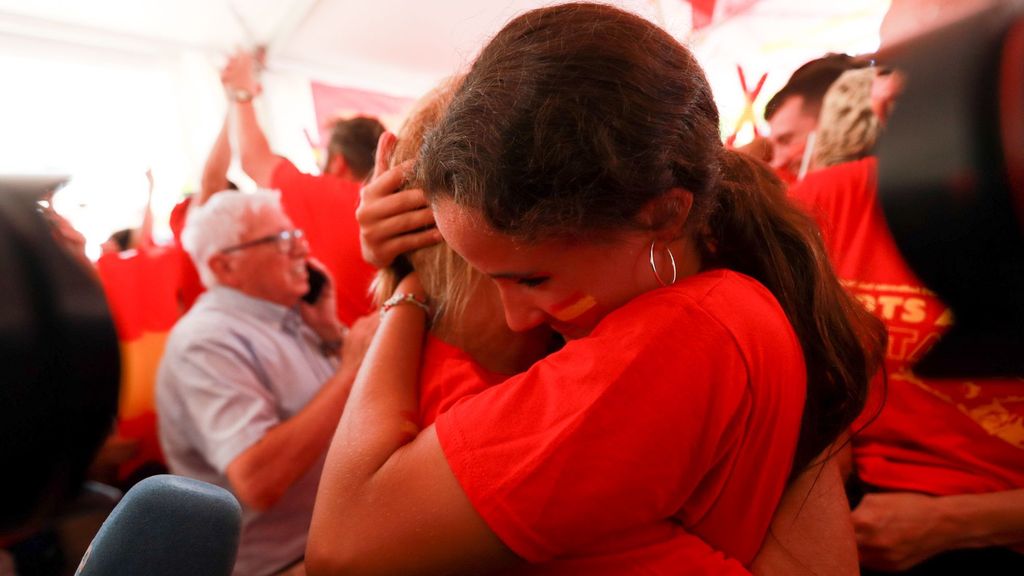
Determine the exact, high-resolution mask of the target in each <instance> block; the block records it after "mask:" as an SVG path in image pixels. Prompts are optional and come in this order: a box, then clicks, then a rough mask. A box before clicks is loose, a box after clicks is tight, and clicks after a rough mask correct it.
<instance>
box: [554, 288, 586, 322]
mask: <svg viewBox="0 0 1024 576" xmlns="http://www.w3.org/2000/svg"><path fill="white" fill-rule="evenodd" d="M595 306H597V300H595V299H594V297H593V296H591V295H590V294H584V293H583V292H576V293H575V294H573V295H572V296H570V297H568V298H566V299H565V300H564V301H562V302H560V303H558V304H555V305H554V306H552V307H551V316H553V317H554V318H555V319H556V320H558V321H559V322H572V321H574V320H579V319H580V318H581V317H582V316H583V315H584V314H586V313H587V312H590V311H591V310H593V309H594V307H595Z"/></svg>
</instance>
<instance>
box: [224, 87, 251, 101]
mask: <svg viewBox="0 0 1024 576" xmlns="http://www.w3.org/2000/svg"><path fill="white" fill-rule="evenodd" d="M228 98H229V99H231V101H232V102H252V99H253V93H252V92H250V91H248V90H246V89H244V88H237V89H236V88H231V89H229V90H228Z"/></svg>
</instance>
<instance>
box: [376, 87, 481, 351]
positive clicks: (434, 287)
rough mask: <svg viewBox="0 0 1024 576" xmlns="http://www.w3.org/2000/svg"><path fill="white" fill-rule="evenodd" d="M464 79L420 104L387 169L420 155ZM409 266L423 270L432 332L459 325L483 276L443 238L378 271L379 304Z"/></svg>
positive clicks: (410, 184) (412, 184)
mask: <svg viewBox="0 0 1024 576" xmlns="http://www.w3.org/2000/svg"><path fill="white" fill-rule="evenodd" d="M460 82H461V77H454V78H450V79H448V80H446V81H445V82H443V83H441V84H440V85H438V86H437V87H436V88H434V89H433V90H431V91H430V92H429V93H427V94H426V95H425V96H424V97H423V98H421V99H420V100H419V102H417V103H416V106H415V107H414V108H413V111H412V112H411V113H410V114H409V117H408V119H406V121H405V124H403V125H402V129H401V130H400V131H399V133H398V143H397V144H396V146H395V151H394V154H392V156H391V159H390V162H389V167H394V166H397V165H398V164H401V163H402V162H405V161H407V160H410V159H413V158H416V157H417V155H418V154H419V149H420V145H421V144H422V143H423V138H424V136H425V135H426V134H427V132H429V131H430V130H431V129H432V128H433V127H434V126H435V125H436V124H437V123H438V122H439V121H440V120H441V118H442V117H443V116H444V113H445V111H446V110H447V109H448V104H449V103H450V102H451V99H452V95H453V94H454V93H455V90H456V88H458V86H459V83H460ZM414 173H415V172H410V174H414ZM419 186H420V184H419V182H418V181H416V180H415V179H414V180H412V181H410V182H408V187H411V188H415V187H419ZM410 270H415V271H416V272H417V273H418V274H419V277H420V283H421V284H422V285H423V290H424V291H425V292H426V293H427V296H428V297H429V298H430V300H431V305H432V306H433V307H434V311H435V312H434V318H433V325H434V330H436V331H441V332H445V331H447V330H450V329H452V327H454V326H457V325H459V324H460V318H461V315H462V314H463V313H464V312H465V311H466V307H467V304H468V302H469V299H470V297H471V295H472V294H473V293H474V292H475V291H476V290H477V288H478V286H479V285H480V283H481V282H483V281H485V278H484V276H483V274H481V273H480V272H478V271H477V270H476V269H474V268H473V267H472V266H470V265H469V263H468V262H466V261H465V260H463V259H462V257H461V256H459V255H458V254H456V253H455V251H454V250H452V249H451V248H449V247H448V244H446V243H444V242H441V243H440V244H435V245H433V246H428V247H426V248H420V249H419V250H414V251H412V252H407V253H405V254H403V255H401V256H399V257H398V258H397V259H396V260H395V262H394V263H393V264H392V265H391V266H389V267H387V268H383V269H381V270H380V271H379V272H377V277H376V279H375V280H374V288H373V290H374V299H375V301H376V303H377V305H378V306H379V305H380V304H381V303H383V302H384V301H385V300H387V299H388V298H389V297H390V296H391V295H392V294H393V293H394V291H395V288H396V287H397V286H398V282H399V281H400V280H401V279H402V277H403V276H405V274H406V273H408V272H409V271H410Z"/></svg>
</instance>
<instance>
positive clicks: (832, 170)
mask: <svg viewBox="0 0 1024 576" xmlns="http://www.w3.org/2000/svg"><path fill="white" fill-rule="evenodd" d="M877 174H878V160H877V159H876V158H875V157H874V156H868V157H866V158H862V159H860V160H854V161H852V162H844V163H842V164H836V165H835V166H829V167H828V168H823V169H821V170H817V171H815V172H811V173H810V174H808V175H807V177H805V178H804V179H803V180H801V181H800V182H798V183H797V184H795V185H793V187H792V188H790V192H789V195H790V197H791V198H793V199H795V200H797V201H800V202H803V203H805V204H809V205H814V204H817V203H819V202H820V200H822V199H826V198H836V197H841V198H848V197H850V196H851V195H856V194H858V193H860V194H863V193H870V192H873V190H874V188H875V182H876V178H877Z"/></svg>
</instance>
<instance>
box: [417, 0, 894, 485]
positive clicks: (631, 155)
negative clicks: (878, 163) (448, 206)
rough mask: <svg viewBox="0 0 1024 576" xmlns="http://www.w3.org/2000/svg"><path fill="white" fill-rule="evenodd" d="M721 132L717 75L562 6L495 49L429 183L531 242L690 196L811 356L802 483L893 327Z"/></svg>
mask: <svg viewBox="0 0 1024 576" xmlns="http://www.w3.org/2000/svg"><path fill="white" fill-rule="evenodd" d="M718 124H719V118H718V110H717V108H716V107H715V104H714V101H713V99H712V94H711V88H710V86H709V85H708V82H707V79H706V78H705V76H704V72H703V70H701V68H700V66H699V65H698V64H697V62H696V60H695V59H694V57H693V55H692V54H691V53H690V52H689V51H688V50H687V49H686V48H684V47H683V46H682V45H680V44H679V43H678V42H677V41H675V40H674V39H673V38H672V37H671V36H669V35H668V34H667V33H666V32H664V31H663V30H661V29H659V28H657V27H656V26H654V25H653V24H651V23H649V22H647V21H646V20H644V19H642V18H640V17H638V16H635V15H632V14H629V13H627V12H623V11H621V10H619V9H617V8H613V7H610V6H605V5H600V4H585V3H583V4H564V5H559V6H554V7H549V8H542V9H539V10H534V11H532V12H528V13H526V14H524V15H522V16H520V17H518V18H516V19H515V20H513V21H512V22H510V23H509V24H508V25H507V26H506V27H505V28H504V29H503V30H502V31H501V32H499V33H498V35H497V36H496V37H495V38H494V39H493V40H492V41H491V42H490V43H489V44H488V46H487V47H485V48H484V50H483V51H482V52H481V54H480V56H479V57H478V58H477V60H476V62H475V63H474V64H473V67H472V69H471V70H470V72H469V73H468V74H467V76H466V77H465V79H464V81H463V84H462V86H461V87H460V89H459V90H458V91H457V92H456V94H455V96H454V98H453V100H452V103H451V105H450V106H449V108H448V112H447V113H446V115H445V118H444V119H443V120H442V121H441V122H440V123H439V125H438V126H437V127H436V128H435V129H434V130H433V131H432V132H431V133H429V134H428V136H427V138H426V140H425V142H424V145H423V148H422V149H421V155H420V162H419V178H420V180H421V182H422V184H423V186H424V188H425V189H426V191H427V193H428V195H430V196H431V198H435V199H436V198H438V197H442V196H443V197H447V198H450V199H451V200H453V201H454V202H456V203H457V204H459V205H462V206H464V207H467V208H470V209H473V210H476V211H479V212H480V213H481V214H482V215H483V217H484V218H485V220H486V221H487V222H488V224H489V225H490V226H491V227H493V228H494V229H496V230H498V231H500V232H502V233H504V234H507V235H511V236H514V237H517V238H519V239H521V240H524V241H537V240H542V239H549V238H566V237H569V238H585V239H600V238H602V237H607V236H608V235H609V234H612V233H615V232H616V231H621V230H624V229H629V228H634V229H637V228H639V229H644V228H650V225H649V224H648V225H644V224H643V223H642V219H641V218H638V215H639V214H640V212H641V210H642V209H643V208H644V207H645V206H648V205H651V204H652V203H653V204H654V205H658V204H659V203H661V204H663V206H660V208H663V210H662V211H661V212H663V213H664V212H671V211H672V210H675V209H677V208H678V207H676V206H673V205H672V204H670V203H669V202H668V201H666V198H668V196H667V195H666V192H667V191H669V190H671V189H673V188H682V189H685V190H687V191H689V192H691V193H692V194H693V207H692V208H691V210H690V213H689V215H688V217H687V223H686V228H685V232H687V233H689V234H691V235H693V236H694V237H695V238H696V239H697V241H698V242H699V243H701V249H702V252H704V254H705V257H706V258H707V259H708V260H709V262H710V263H712V264H713V265H718V266H722V267H727V268H731V269H735V270H737V271H740V272H744V273H746V274H749V275H751V276H753V277H754V278H756V279H757V280H758V281H760V282H761V283H763V284H764V285H765V286H766V287H767V288H768V289H770V290H771V291H772V292H773V294H774V295H775V297H776V298H777V299H778V301H779V303H780V304H781V306H782V308H783V310H784V311H785V312H786V315H787V317H788V318H789V321H790V323H791V324H792V325H793V327H794V329H795V331H796V333H797V335H798V337H799V339H800V342H801V344H802V346H803V351H804V356H805V360H806V365H807V375H808V388H807V403H806V407H805V409H804V417H803V426H802V427H801V435H800V439H799V442H798V446H797V452H796V458H795V461H794V465H793V470H794V471H800V470H802V469H803V468H804V467H805V466H806V465H807V464H808V463H809V462H811V460H812V459H813V458H814V457H815V456H816V455H817V454H818V453H820V452H822V451H823V450H824V449H826V448H827V447H828V446H830V445H831V444H832V443H833V442H834V441H835V440H836V439H837V438H839V436H840V435H841V434H842V433H843V432H844V431H845V430H846V428H847V427H848V426H849V425H850V423H851V422H852V421H853V420H854V418H855V417H856V416H857V414H859V412H860V411H861V409H862V408H863V405H864V399H865V396H866V390H867V386H868V381H869V379H870V377H871V375H872V373H873V371H874V370H875V368H876V366H877V365H878V364H879V361H880V356H881V345H880V343H881V342H882V341H883V340H884V331H883V329H882V327H881V324H880V323H879V322H878V321H877V320H876V319H874V318H873V317H871V316H870V315H869V314H868V313H867V312H866V311H864V310H863V309H862V308H861V307H860V306H859V305H858V304H857V303H856V302H855V301H854V300H853V299H852V298H851V297H850V296H849V295H848V294H847V293H846V292H845V291H844V290H843V289H842V287H841V286H840V284H839V282H838V280H837V279H836V277H835V274H834V273H833V271H832V269H831V267H830V266H829V263H828V260H827V258H826V255H825V253H824V251H823V250H822V244H821V241H820V239H819V238H818V235H817V232H816V228H815V227H814V225H813V224H812V223H811V221H810V220H809V219H808V218H806V217H805V216H804V215H803V214H801V213H800V212H799V211H798V210H797V209H795V208H794V207H792V206H791V205H790V204H789V202H788V201H787V200H786V199H785V198H784V197H783V195H782V193H781V192H780V191H781V190H782V189H781V188H780V187H781V184H780V183H778V180H777V179H774V178H773V177H771V175H770V174H767V173H766V172H765V171H764V170H763V167H760V166H758V165H756V164H753V163H751V162H749V161H747V160H745V159H743V158H741V157H739V156H737V155H736V154H734V153H730V152H726V151H725V150H724V148H723V146H722V142H721V139H720V135H719V125H718ZM665 221H668V219H666V220H665Z"/></svg>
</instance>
